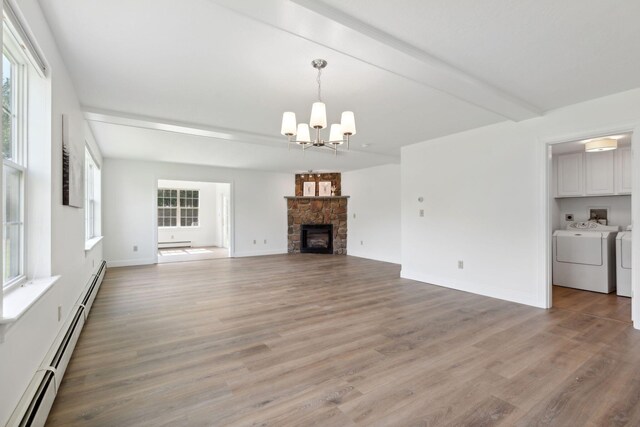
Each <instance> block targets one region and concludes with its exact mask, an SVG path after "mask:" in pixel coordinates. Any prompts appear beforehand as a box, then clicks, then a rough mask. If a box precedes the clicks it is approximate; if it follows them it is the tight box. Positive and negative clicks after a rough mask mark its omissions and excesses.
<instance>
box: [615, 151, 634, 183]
mask: <svg viewBox="0 0 640 427" xmlns="http://www.w3.org/2000/svg"><path fill="white" fill-rule="evenodd" d="M631 164H632V155H631V147H622V148H618V149H617V150H616V193H618V194H631Z"/></svg>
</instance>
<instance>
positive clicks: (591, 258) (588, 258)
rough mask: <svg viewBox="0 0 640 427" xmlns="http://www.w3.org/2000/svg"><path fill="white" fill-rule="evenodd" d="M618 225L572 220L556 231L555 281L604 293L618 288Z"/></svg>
mask: <svg viewBox="0 0 640 427" xmlns="http://www.w3.org/2000/svg"><path fill="white" fill-rule="evenodd" d="M619 229H620V228H619V227H618V226H613V225H602V224H599V223H597V222H593V221H585V222H572V223H570V224H569V225H568V226H567V229H566V230H558V231H556V232H554V233H553V284H554V285H558V286H565V287H568V288H575V289H584V290H585V291H593V292H602V293H605V294H608V293H611V292H613V291H615V290H616V261H615V260H616V244H615V242H616V240H615V239H616V234H617V232H618V231H619Z"/></svg>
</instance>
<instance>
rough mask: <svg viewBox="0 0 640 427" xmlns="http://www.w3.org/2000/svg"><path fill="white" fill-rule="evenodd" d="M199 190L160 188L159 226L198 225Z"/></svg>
mask: <svg viewBox="0 0 640 427" xmlns="http://www.w3.org/2000/svg"><path fill="white" fill-rule="evenodd" d="M199 203H200V191H199V190H177V189H168V188H159V189H158V227H197V226H198V218H199V210H200V209H199Z"/></svg>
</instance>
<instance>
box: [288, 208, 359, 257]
mask: <svg viewBox="0 0 640 427" xmlns="http://www.w3.org/2000/svg"><path fill="white" fill-rule="evenodd" d="M285 199H287V223H288V226H289V227H288V231H287V240H288V252H289V253H300V252H318V251H317V250H314V249H317V248H314V247H313V244H314V243H310V244H307V242H303V238H305V237H306V233H302V230H303V225H329V224H330V225H331V226H332V228H333V230H332V239H331V238H329V240H328V242H325V241H323V240H321V239H320V240H318V239H314V240H313V241H312V242H320V244H327V243H328V244H329V245H331V246H332V248H333V254H334V255H346V254H347V201H348V200H349V196H326V197H299V196H296V197H285ZM303 235H304V236H303ZM307 248H308V249H307ZM305 249H307V250H305Z"/></svg>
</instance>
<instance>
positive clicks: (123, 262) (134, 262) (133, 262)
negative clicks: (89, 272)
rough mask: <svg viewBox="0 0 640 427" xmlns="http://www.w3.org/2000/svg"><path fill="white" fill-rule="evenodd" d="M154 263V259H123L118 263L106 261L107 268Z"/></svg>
mask: <svg viewBox="0 0 640 427" xmlns="http://www.w3.org/2000/svg"><path fill="white" fill-rule="evenodd" d="M155 263H156V259H155V258H142V259H125V260H120V261H107V267H132V266H136V265H149V264H155Z"/></svg>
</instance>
